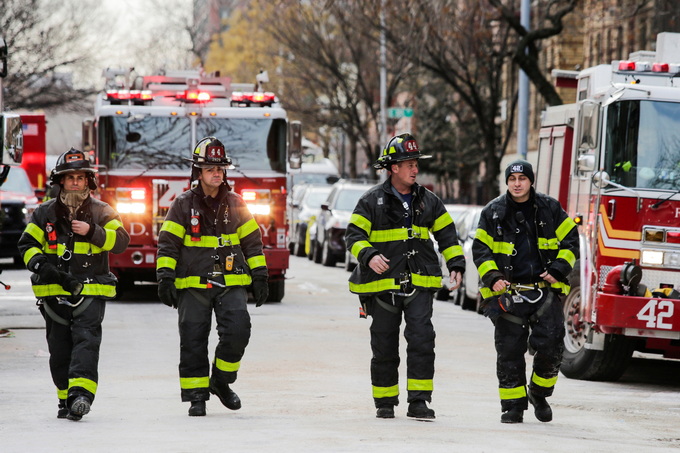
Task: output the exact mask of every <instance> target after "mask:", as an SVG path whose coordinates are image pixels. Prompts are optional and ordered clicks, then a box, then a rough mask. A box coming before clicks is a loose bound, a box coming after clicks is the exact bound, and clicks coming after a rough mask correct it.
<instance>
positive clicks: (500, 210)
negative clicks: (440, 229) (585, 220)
mask: <svg viewBox="0 0 680 453" xmlns="http://www.w3.org/2000/svg"><path fill="white" fill-rule="evenodd" d="M505 180H506V183H507V185H508V191H507V193H505V194H503V195H501V196H499V197H497V198H496V199H494V200H492V201H491V202H489V203H488V204H487V205H486V206H485V208H484V210H483V211H482V214H481V217H480V220H479V226H478V229H477V233H476V235H475V239H474V242H473V246H472V252H473V259H474V262H475V265H476V266H477V269H478V270H479V275H480V277H481V280H482V287H481V289H480V292H481V294H482V297H483V298H484V302H483V304H484V314H485V315H486V316H488V317H489V318H490V319H491V321H492V322H493V323H494V326H495V333H494V338H495V345H496V354H497V361H496V374H497V375H498V387H499V394H500V400H501V411H502V415H501V422H502V423H521V422H522V421H523V418H524V411H525V410H526V409H527V408H528V402H527V400H528V401H529V402H531V404H532V405H533V406H534V414H535V416H536V418H537V419H538V420H540V421H542V422H549V421H550V420H552V409H551V408H550V405H549V404H548V402H547V400H546V398H547V397H549V396H551V395H552V393H553V389H554V387H555V382H556V381H557V374H558V372H559V369H560V363H561V361H562V352H563V349H564V343H563V337H564V314H563V312H562V303H561V300H560V299H561V297H562V296H566V295H567V294H568V293H569V289H570V287H569V284H568V280H567V277H568V276H569V273H570V272H571V270H572V268H573V266H574V263H575V262H576V260H577V259H578V256H579V237H578V231H577V228H576V224H575V223H574V221H573V220H572V219H571V218H569V216H567V213H566V212H564V210H563V209H562V207H561V206H560V204H559V202H558V201H557V200H555V199H554V198H551V197H549V196H547V195H544V194H541V193H538V192H536V191H535V190H534V188H533V187H532V185H533V183H534V171H533V168H532V166H531V164H530V163H529V162H527V161H525V160H516V161H513V162H511V163H510V164H509V165H508V166H507V168H506V169H505ZM527 340H528V341H529V345H530V347H531V349H532V350H533V351H535V355H534V359H533V371H532V373H531V381H530V383H529V388H528V390H527V382H526V381H527V378H526V364H525V360H524V355H525V353H526V352H527Z"/></svg>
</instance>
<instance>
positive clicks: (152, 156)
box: [99, 115, 286, 172]
mask: <svg viewBox="0 0 680 453" xmlns="http://www.w3.org/2000/svg"><path fill="white" fill-rule="evenodd" d="M194 122H195V134H194V136H195V137H199V138H202V137H208V136H215V137H217V138H218V139H220V140H221V141H222V143H224V145H225V147H226V150H227V154H228V155H229V157H231V159H232V161H233V164H234V165H235V166H236V167H237V168H239V169H240V170H275V171H281V172H283V171H285V154H286V135H285V127H283V126H285V120H278V119H277V120H274V119H271V118H198V119H195V120H194ZM99 129H100V132H101V137H100V160H101V163H102V164H103V165H106V166H108V167H109V168H111V169H122V168H125V169H188V168H189V165H190V162H189V161H187V160H186V159H187V158H191V155H192V147H193V145H194V144H193V143H192V138H191V137H192V130H191V129H192V120H191V119H190V118H188V117H176V116H172V117H155V116H142V115H140V116H139V117H135V116H131V117H102V118H101V119H100V126H99Z"/></svg>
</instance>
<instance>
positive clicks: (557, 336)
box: [494, 291, 564, 412]
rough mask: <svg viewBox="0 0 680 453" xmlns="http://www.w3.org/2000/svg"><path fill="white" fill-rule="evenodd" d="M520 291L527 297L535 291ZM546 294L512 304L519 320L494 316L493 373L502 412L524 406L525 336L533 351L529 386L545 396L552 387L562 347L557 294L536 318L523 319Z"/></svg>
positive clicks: (553, 386)
mask: <svg viewBox="0 0 680 453" xmlns="http://www.w3.org/2000/svg"><path fill="white" fill-rule="evenodd" d="M522 294H526V295H527V296H528V297H529V298H533V297H535V295H536V293H535V292H533V291H527V292H523V293H522ZM548 295H549V292H548V291H544V294H543V297H542V298H541V300H540V301H538V302H536V303H533V304H532V303H528V302H526V301H525V302H522V303H515V304H514V305H513V307H512V309H511V314H512V315H514V316H516V317H518V318H521V319H522V320H524V323H523V324H519V323H517V322H513V321H512V320H509V319H508V318H507V317H504V316H501V317H500V318H498V319H497V320H496V323H495V326H496V328H495V333H494V337H495V344H496V374H497V376H498V387H499V389H498V390H499V394H500V399H501V410H502V411H503V412H505V411H507V410H510V409H511V408H513V407H519V408H520V409H523V410H526V409H527V408H528V399H527V389H526V385H527V378H526V363H525V360H524V357H525V354H526V352H527V340H528V342H529V345H530V346H531V349H533V350H534V351H535V355H534V360H533V372H532V374H531V381H530V383H529V390H530V391H531V392H532V393H533V394H534V395H537V396H543V397H548V396H551V395H552V393H553V390H554V388H555V383H556V381H557V374H558V372H559V370H560V364H561V362H562V352H563V351H564V313H563V311H562V303H561V301H560V298H559V296H557V295H554V296H553V298H552V299H553V300H552V302H551V303H550V305H549V306H548V307H547V308H546V309H545V311H544V312H543V313H542V314H541V315H540V317H539V318H538V320H535V321H532V322H529V321H527V320H528V319H530V317H531V316H532V315H534V314H535V313H536V312H537V311H538V310H539V308H540V307H541V305H543V304H544V303H546V299H547V297H548Z"/></svg>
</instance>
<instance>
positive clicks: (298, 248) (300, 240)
mask: <svg viewBox="0 0 680 453" xmlns="http://www.w3.org/2000/svg"><path fill="white" fill-rule="evenodd" d="M291 253H292V254H293V255H295V256H305V235H304V233H302V232H301V231H297V232H296V234H295V244H294V245H293V250H291Z"/></svg>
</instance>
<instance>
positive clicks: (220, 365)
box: [215, 357, 241, 372]
mask: <svg viewBox="0 0 680 453" xmlns="http://www.w3.org/2000/svg"><path fill="white" fill-rule="evenodd" d="M215 366H216V367H217V369H218V370H222V371H228V372H234V371H238V369H239V368H240V367H241V362H226V361H224V360H222V359H218V358H217V357H215Z"/></svg>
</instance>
